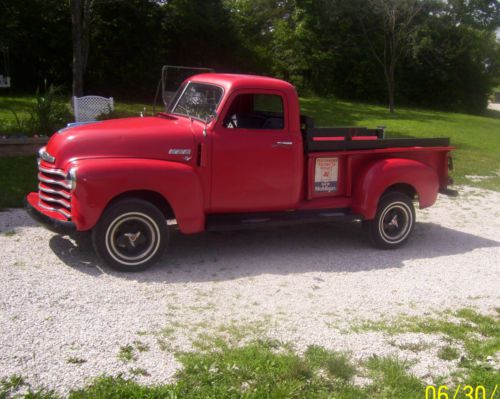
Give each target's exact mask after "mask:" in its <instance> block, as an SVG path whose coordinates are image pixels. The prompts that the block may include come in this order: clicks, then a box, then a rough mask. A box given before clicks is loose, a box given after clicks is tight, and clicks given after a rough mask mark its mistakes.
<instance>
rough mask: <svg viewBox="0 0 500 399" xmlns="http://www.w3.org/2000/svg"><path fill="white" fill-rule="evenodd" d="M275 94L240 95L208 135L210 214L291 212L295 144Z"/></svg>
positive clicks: (283, 106) (297, 146)
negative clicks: (209, 140) (210, 141)
mask: <svg viewBox="0 0 500 399" xmlns="http://www.w3.org/2000/svg"><path fill="white" fill-rule="evenodd" d="M286 105H287V104H286V98H285V96H283V95H282V94H281V93H279V92H271V91H250V90H240V91H237V92H235V93H233V95H232V96H231V98H230V99H229V101H228V102H226V106H225V107H224V110H223V111H222V112H221V117H220V118H219V120H218V121H217V124H216V126H215V128H214V131H213V135H212V190H211V211H212V212H215V213H228V212H257V211H277V210H286V209H290V208H293V207H294V206H296V202H297V198H294V192H296V190H294V187H295V186H296V185H297V184H300V183H299V182H298V181H295V178H296V177H297V179H298V176H299V174H298V170H297V161H298V160H299V159H300V158H299V153H300V151H301V143H300V142H298V139H297V138H296V137H292V135H291V134H290V132H289V130H288V124H289V123H288V120H287V118H288V115H287V112H286V111H287V106H286Z"/></svg>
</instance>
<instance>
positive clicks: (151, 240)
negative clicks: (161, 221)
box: [106, 212, 160, 266]
mask: <svg viewBox="0 0 500 399" xmlns="http://www.w3.org/2000/svg"><path fill="white" fill-rule="evenodd" d="M159 246H160V230H159V228H158V226H157V225H156V223H155V221H154V220H153V219H152V218H151V217H149V216H148V215H146V214H144V213H140V212H129V213H125V214H123V215H120V216H119V217H117V218H116V219H115V220H113V222H112V223H110V225H109V226H108V229H107V230H106V249H107V251H108V253H109V255H110V256H111V257H112V258H113V259H114V260H115V261H117V262H119V263H121V264H123V265H127V266H136V265H140V264H143V263H146V262H147V261H148V260H150V259H151V258H152V257H153V256H154V255H155V254H156V252H157V251H158V248H159Z"/></svg>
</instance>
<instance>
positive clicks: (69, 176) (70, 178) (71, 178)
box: [66, 167, 76, 190]
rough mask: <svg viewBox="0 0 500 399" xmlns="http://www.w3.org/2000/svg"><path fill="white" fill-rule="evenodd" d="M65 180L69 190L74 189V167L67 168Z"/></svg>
mask: <svg viewBox="0 0 500 399" xmlns="http://www.w3.org/2000/svg"><path fill="white" fill-rule="evenodd" d="M66 180H68V182H69V184H70V188H71V190H74V189H75V188H76V167H74V168H71V169H70V170H69V172H68V174H67V175H66Z"/></svg>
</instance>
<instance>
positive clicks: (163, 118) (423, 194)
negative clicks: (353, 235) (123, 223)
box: [27, 74, 452, 233]
mask: <svg viewBox="0 0 500 399" xmlns="http://www.w3.org/2000/svg"><path fill="white" fill-rule="evenodd" d="M191 80H192V81H196V82H202V83H210V84H214V85H217V86H219V87H222V88H223V89H224V95H223V97H222V100H221V102H220V104H219V106H218V109H217V114H218V117H217V118H216V119H215V120H213V121H211V122H210V123H208V124H207V125H205V123H204V122H202V121H199V120H195V119H193V120H191V119H190V118H188V117H184V116H177V115H168V114H165V113H160V114H158V115H157V116H155V117H146V118H127V119H116V120H110V121H104V122H97V123H94V124H88V125H83V126H79V127H74V128H71V129H67V130H65V131H63V132H61V133H57V134H54V135H53V136H52V138H51V139H50V141H49V144H48V145H47V151H48V153H49V154H51V155H52V156H54V157H55V158H56V161H55V163H53V164H52V163H49V162H45V161H43V162H41V164H40V165H41V166H42V167H43V168H46V169H54V168H55V169H58V170H61V171H62V172H64V173H66V172H68V171H69V170H70V168H76V175H77V184H76V188H75V189H74V190H73V191H71V193H70V194H71V199H70V202H71V210H70V212H71V218H70V219H71V220H72V221H73V222H74V223H75V225H76V227H77V229H78V230H80V231H84V230H90V229H92V228H93V227H94V226H95V224H96V223H97V222H98V220H99V217H100V216H101V215H102V212H103V211H104V209H106V207H107V206H108V205H109V204H110V202H111V201H113V199H115V198H116V197H117V196H120V195H124V194H127V193H130V192H137V191H145V192H149V193H151V192H153V193H156V194H157V195H160V196H162V197H163V198H164V199H165V200H166V201H167V202H168V203H169V204H170V206H171V208H172V210H173V212H174V214H175V217H176V219H177V221H178V224H179V227H180V229H181V231H182V232H183V233H196V232H200V231H203V230H204V229H205V217H206V215H208V214H214V213H231V212H257V211H259V212H265V211H288V210H312V209H328V208H350V209H351V210H352V211H353V212H354V213H359V214H361V215H363V216H364V217H365V218H367V219H370V218H373V217H374V215H375V212H376V208H377V204H378V201H379V198H380V196H381V195H382V194H383V192H384V191H385V190H386V189H387V188H388V187H390V186H392V185H394V184H407V185H410V186H412V187H413V188H414V189H415V190H416V192H417V193H418V196H419V202H420V207H422V208H423V207H427V206H430V205H432V204H433V203H434V201H435V199H436V196H437V193H438V190H439V189H440V188H445V187H446V185H447V182H448V169H447V159H448V153H449V151H450V150H451V149H452V148H451V147H433V148H429V147H426V148H422V147H412V148H390V149H376V150H358V151H338V152H328V153H309V154H305V153H304V149H303V138H302V133H301V131H300V120H299V115H300V108H299V102H298V98H297V93H296V91H295V88H294V87H293V86H292V85H290V84H289V83H286V82H284V81H281V80H277V79H272V78H265V77H258V76H248V75H228V74H201V75H197V76H194V77H192V78H191ZM242 93H252V94H273V95H277V96H280V97H281V99H282V101H283V107H284V128H283V129H282V130H271V129H265V130H253V129H243V128H234V129H229V128H227V127H224V125H223V121H224V119H225V117H226V114H227V113H228V110H229V108H230V106H231V103H232V100H233V99H234V98H235V96H237V95H238V94H242ZM339 139H340V140H342V139H343V138H339V137H324V138H318V139H317V140H319V141H321V140H339ZM352 139H353V140H367V139H370V140H373V139H376V138H374V137H373V136H366V137H365V136H358V137H353V138H352ZM278 142H291V143H292V144H291V145H286V146H280V145H277V143H278ZM170 149H185V150H190V151H191V153H190V154H188V155H179V154H174V155H172V154H169V150H170ZM318 157H321V158H322V157H336V158H338V162H339V166H338V181H337V190H336V191H335V192H331V193H328V192H323V193H320V192H316V191H315V189H314V167H315V166H314V165H315V161H316V159H317V158H318ZM60 179H64V177H63V176H62V177H60ZM68 192H69V191H68ZM27 200H28V201H29V203H30V204H31V205H33V206H34V207H35V208H36V209H37V210H39V211H41V212H43V213H45V214H46V215H47V216H49V217H52V218H55V219H58V220H67V219H66V218H65V217H64V216H62V215H61V214H60V213H57V212H52V211H46V210H44V209H42V208H41V207H40V206H39V194H38V193H31V194H29V195H28V198H27ZM58 206H59V205H58Z"/></svg>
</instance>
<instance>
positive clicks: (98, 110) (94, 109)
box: [72, 96, 115, 122]
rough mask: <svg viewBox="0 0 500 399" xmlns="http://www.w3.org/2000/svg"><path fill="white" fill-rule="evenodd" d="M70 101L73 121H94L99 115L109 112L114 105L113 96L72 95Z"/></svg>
mask: <svg viewBox="0 0 500 399" xmlns="http://www.w3.org/2000/svg"><path fill="white" fill-rule="evenodd" d="M72 102H73V112H74V113H75V122H91V121H95V120H97V117H98V116H99V115H102V114H109V113H110V112H111V111H113V109H114V107H115V104H114V100H113V97H110V98H106V97H100V96H84V97H73V99H72Z"/></svg>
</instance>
